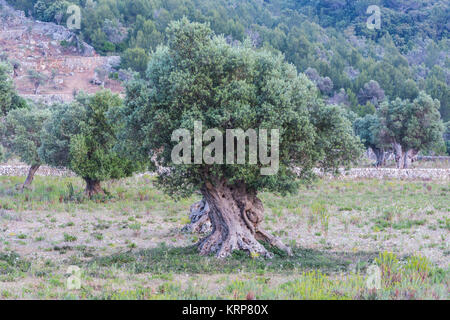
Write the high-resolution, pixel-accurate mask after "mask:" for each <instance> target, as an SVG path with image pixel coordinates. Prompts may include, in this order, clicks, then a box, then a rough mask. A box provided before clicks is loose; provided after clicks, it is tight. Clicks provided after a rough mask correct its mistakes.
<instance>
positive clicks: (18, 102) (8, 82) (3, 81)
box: [0, 63, 26, 118]
mask: <svg viewBox="0 0 450 320" xmlns="http://www.w3.org/2000/svg"><path fill="white" fill-rule="evenodd" d="M25 106H26V102H25V100H24V99H22V98H21V97H19V96H18V95H17V93H16V90H15V87H14V83H13V81H12V79H11V67H10V65H9V64H7V63H0V118H1V117H4V116H6V115H7V114H8V112H9V111H10V110H12V109H16V108H23V107H25Z"/></svg>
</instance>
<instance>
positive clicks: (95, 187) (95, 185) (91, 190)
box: [84, 178, 105, 198]
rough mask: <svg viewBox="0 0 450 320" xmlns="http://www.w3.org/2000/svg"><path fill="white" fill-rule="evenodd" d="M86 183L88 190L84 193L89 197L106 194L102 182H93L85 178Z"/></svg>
mask: <svg viewBox="0 0 450 320" xmlns="http://www.w3.org/2000/svg"><path fill="white" fill-rule="evenodd" d="M84 181H85V182H86V189H85V191H84V193H85V195H86V196H87V197H89V198H92V197H93V196H94V195H97V194H105V191H104V190H103V189H102V187H101V185H100V181H98V180H92V179H89V178H84Z"/></svg>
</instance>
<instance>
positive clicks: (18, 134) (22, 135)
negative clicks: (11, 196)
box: [0, 105, 51, 190]
mask: <svg viewBox="0 0 450 320" xmlns="http://www.w3.org/2000/svg"><path fill="white" fill-rule="evenodd" d="M50 114H51V112H50V110H48V109H42V108H40V107H38V106H36V105H31V106H30V107H28V108H19V109H13V110H11V111H10V112H9V113H8V115H7V116H6V117H5V119H4V121H3V122H2V123H1V124H0V136H1V137H2V140H3V145H4V146H5V147H6V148H7V149H8V150H9V152H11V153H12V154H14V155H16V156H18V157H19V158H20V160H21V161H23V162H25V163H27V164H28V165H30V170H29V171H28V176H27V178H26V180H25V182H24V184H23V185H22V190H23V189H24V188H28V187H29V186H30V185H31V183H32V182H33V179H34V175H35V173H36V171H37V170H38V169H39V167H40V166H41V164H42V160H41V158H40V157H39V154H38V149H39V147H40V146H41V132H42V127H43V123H44V122H45V121H46V120H47V119H48V118H49V117H50Z"/></svg>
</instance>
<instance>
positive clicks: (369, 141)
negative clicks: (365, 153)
mask: <svg viewBox="0 0 450 320" xmlns="http://www.w3.org/2000/svg"><path fill="white" fill-rule="evenodd" d="M353 127H354V129H355V133H356V134H357V135H358V136H359V137H360V139H361V141H362V142H363V143H364V146H365V147H366V148H370V149H372V151H373V153H374V154H375V156H376V158H377V161H376V166H377V167H381V166H384V165H385V164H386V159H385V155H386V150H387V149H388V148H389V145H385V144H384V143H383V141H382V140H381V139H380V128H381V122H380V119H379V118H378V117H377V116H376V115H372V114H368V115H366V116H364V117H362V118H358V119H356V121H355V122H354V123H353Z"/></svg>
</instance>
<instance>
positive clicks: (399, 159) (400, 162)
mask: <svg viewBox="0 0 450 320" xmlns="http://www.w3.org/2000/svg"><path fill="white" fill-rule="evenodd" d="M393 148H394V153H395V162H396V163H397V169H403V166H404V152H403V150H402V146H401V145H400V144H399V143H395V142H394V143H393Z"/></svg>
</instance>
